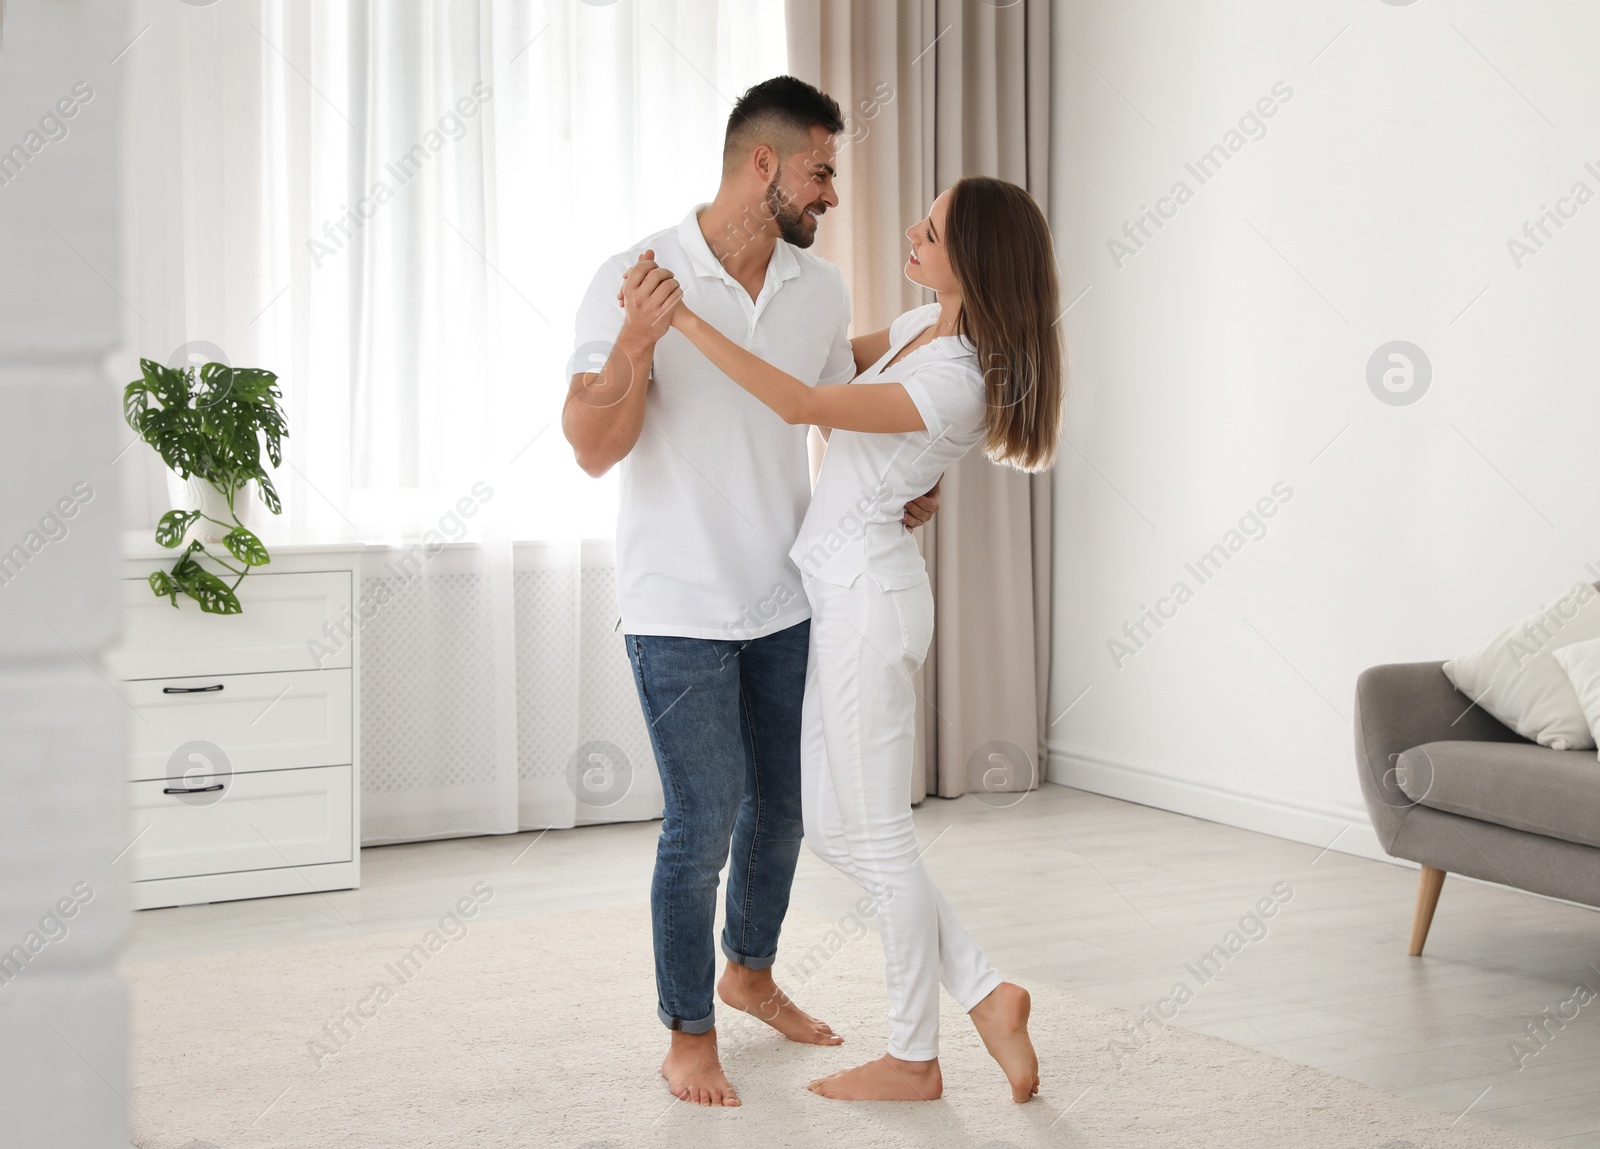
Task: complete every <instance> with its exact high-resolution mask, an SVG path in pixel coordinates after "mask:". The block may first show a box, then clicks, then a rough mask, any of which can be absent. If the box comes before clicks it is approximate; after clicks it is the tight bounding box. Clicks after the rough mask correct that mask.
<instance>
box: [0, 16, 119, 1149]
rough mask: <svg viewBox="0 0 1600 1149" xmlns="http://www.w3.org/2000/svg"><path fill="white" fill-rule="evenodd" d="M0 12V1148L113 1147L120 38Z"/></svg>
mask: <svg viewBox="0 0 1600 1149" xmlns="http://www.w3.org/2000/svg"><path fill="white" fill-rule="evenodd" d="M0 8H3V13H0V17H3V21H4V24H3V28H0V35H3V42H0V268H3V269H4V271H3V274H0V779H3V789H0V1034H3V1035H4V1040H3V1042H0V1123H3V1126H4V1129H3V1132H0V1141H3V1142H4V1143H5V1144H6V1145H19V1146H22V1145H26V1146H29V1147H30V1149H56V1147H60V1149H80V1147H85V1146H96V1147H98V1146H112V1145H125V1144H127V1139H128V1135H127V1130H128V1108H127V1105H126V1103H125V1101H124V1100H123V1098H124V1096H125V1095H126V1094H127V1092H128V1086H127V1063H126V1056H127V1055H126V1047H127V1023H126V1019H127V1000H126V997H127V995H126V990H125V987H124V985H123V982H122V978H121V976H120V974H119V973H118V972H117V970H116V955H117V951H118V949H119V947H120V946H121V943H122V939H123V936H124V933H125V930H126V927H127V920H128V910H127V898H126V896H125V894H124V887H125V882H126V878H127V863H126V861H125V858H124V857H123V856H122V854H123V851H124V847H126V845H127V844H128V839H129V837H130V832H129V830H128V821H129V820H128V817H127V815H126V813H125V811H124V808H123V792H124V786H125V783H124V782H123V777H124V768H123V763H122V742H123V725H124V723H125V722H126V721H127V720H128V718H129V710H128V707H127V705H126V703H124V702H123V701H122V700H121V699H119V698H118V697H117V695H116V693H115V692H114V690H113V689H112V688H111V686H110V685H109V684H108V683H107V682H106V681H105V679H104V678H103V677H102V676H101V671H100V669H99V662H100V656H101V653H102V652H103V651H104V650H105V648H106V647H107V646H108V645H109V644H110V643H111V641H112V640H113V638H114V637H115V632H116V629H117V626H118V623H119V618H120V609H119V606H120V604H119V602H118V600H117V598H116V595H115V582H114V580H115V577H116V557H117V535H116V528H117V518H118V492H117V489H116V468H115V460H116V457H117V452H118V450H119V448H120V446H121V443H122V442H123V441H125V439H126V438H127V437H128V436H129V434H130V433H129V432H127V431H126V429H120V430H119V423H120V419H119V415H118V409H119V406H120V403H119V395H118V392H117V389H116V388H115V387H114V386H113V385H112V384H111V383H110V382H109V381H108V380H107V379H106V377H105V374H104V372H103V371H102V370H101V368H100V365H101V361H102V360H103V359H104V357H105V356H106V355H107V353H108V352H109V351H110V350H111V348H112V347H113V346H114V345H115V344H116V343H117V342H118V341H119V339H120V326H121V323H122V320H123V318H124V314H125V313H124V311H123V307H124V305H123V303H122V302H121V301H120V300H119V299H118V296H117V293H116V291H115V289H114V288H113V287H112V286H111V284H112V283H114V282H115V281H116V269H117V231H118V224H117V211H116V200H115V190H116V186H117V179H116V159H117V155H116V139H117V123H118V114H119V108H118V99H117V81H118V74H117V68H116V65H114V64H113V63H112V62H111V61H112V60H113V57H115V56H116V55H117V53H118V52H119V51H120V50H121V49H122V47H123V45H124V44H126V43H127V41H128V39H129V38H130V37H131V36H132V32H131V31H129V30H127V29H126V27H125V24H124V21H123V19H122V17H123V12H122V9H121V7H120V5H118V4H116V3H115V2H114V0H49V2H45V0H22V2H20V3H19V2H16V0H13V2H12V3H9V4H5V5H0ZM19 147H20V148H21V151H20V152H18V151H15V150H14V149H16V148H19ZM135 322H136V320H135Z"/></svg>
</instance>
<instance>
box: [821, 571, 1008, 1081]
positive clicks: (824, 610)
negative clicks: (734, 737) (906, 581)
mask: <svg viewBox="0 0 1600 1149" xmlns="http://www.w3.org/2000/svg"><path fill="white" fill-rule="evenodd" d="M805 587H806V595H807V597H808V598H809V599H810V600H811V654H810V661H809V663H808V665H807V667H806V693H805V705H804V710H803V714H802V718H801V731H802V733H801V738H802V747H801V785H802V788H803V789H802V808H803V812H804V818H805V838H806V844H807V845H808V846H810V847H811V850H812V852H813V853H815V854H817V855H818V856H819V857H821V858H822V859H823V860H824V861H827V862H829V863H831V864H832V865H834V866H836V867H837V868H838V869H839V870H840V871H842V872H843V873H844V874H845V875H847V876H848V877H849V878H851V879H852V880H853V881H855V882H856V883H857V884H858V885H860V886H861V887H862V888H863V889H865V890H866V891H867V892H868V893H870V894H871V895H872V896H873V897H874V898H875V899H876V900H877V902H878V905H879V912H878V922H879V932H880V934H881V937H882V940H883V953H884V964H885V967H886V969H885V972H886V976H887V980H888V985H889V1052H890V1053H891V1054H893V1055H894V1056H895V1057H898V1058H901V1059H903V1060H906V1061H929V1060H931V1059H933V1058H935V1057H937V1056H938V1055H939V985H940V983H941V982H942V983H943V984H944V987H945V989H947V990H948V991H949V992H950V996H951V997H953V998H954V999H955V1000H956V1001H957V1002H959V1003H960V1004H961V1008H962V1009H964V1010H970V1009H972V1007H973V1006H975V1005H977V1004H978V1003H979V1002H980V1001H982V1000H983V999H984V998H985V997H987V996H988V995H989V993H990V992H991V991H992V990H993V989H994V988H995V987H996V986H997V985H999V984H1000V975H999V974H997V973H996V972H995V971H994V967H992V966H991V965H990V964H989V961H988V959H987V958H986V957H984V955H983V951H982V950H980V949H979V948H978V947H977V945H976V944H975V943H974V942H973V940H972V938H971V937H969V936H968V935H967V931H966V930H965V929H963V928H962V926H961V922H960V921H959V920H958V919H957V918H956V912H955V910H954V908H952V907H951V905H950V903H949V901H948V900H946V898H945V896H944V895H943V894H942V893H940V892H939V887H938V886H936V885H935V884H934V881H933V879H932V878H931V877H930V876H929V875H928V872H927V870H925V869H924V868H923V865H922V858H921V851H920V850H919V849H918V846H917V835H916V827H915V825H914V824H913V823H912V819H911V765H912V736H913V730H914V723H915V718H916V690H915V688H914V687H913V686H912V680H911V676H912V675H913V674H914V673H915V672H916V670H917V668H918V667H920V666H921V665H922V662H923V659H925V658H926V657H927V655H928V644H929V642H930V641H932V638H933V594H932V592H931V590H930V589H929V586H928V582H927V579H926V578H924V579H923V581H922V582H920V583H918V584H917V585H915V586H912V587H907V588H904V589H897V590H883V589H880V588H879V586H878V585H877V584H876V583H875V582H874V581H873V580H872V577H871V575H870V574H863V575H861V576H860V577H859V578H857V579H856V580H855V583H854V585H852V586H849V587H841V586H837V585H834V584H832V583H825V582H820V581H818V580H816V579H812V578H807V579H806V580H805Z"/></svg>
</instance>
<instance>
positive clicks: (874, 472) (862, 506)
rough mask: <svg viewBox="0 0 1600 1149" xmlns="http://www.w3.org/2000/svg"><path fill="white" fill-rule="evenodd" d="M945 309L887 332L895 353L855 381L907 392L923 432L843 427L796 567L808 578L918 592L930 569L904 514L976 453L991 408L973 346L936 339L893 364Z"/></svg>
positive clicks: (922, 313) (832, 444)
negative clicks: (865, 578) (864, 580)
mask: <svg viewBox="0 0 1600 1149" xmlns="http://www.w3.org/2000/svg"><path fill="white" fill-rule="evenodd" d="M938 318H939V305H938V304H937V303H930V304H928V305H927V306H926V307H918V308H915V309H913V310H911V311H908V312H906V313H905V314H904V315H902V316H900V318H899V319H896V320H895V321H894V322H893V323H892V324H890V326H889V350H888V351H885V352H884V353H883V357H882V358H881V359H879V360H878V361H877V362H876V363H874V364H873V365H872V366H871V367H869V368H867V369H866V370H865V371H863V372H862V373H861V374H860V375H859V376H857V378H856V380H855V382H854V384H852V385H853V386H859V385H860V384H863V383H891V382H893V383H899V384H900V385H901V386H902V387H904V388H905V389H906V394H908V395H909V396H911V401H912V402H913V403H915V404H916V407H917V411H918V413H919V414H920V415H921V416H922V422H923V425H924V427H925V430H921V431H906V432H904V433H897V434H888V435H884V434H867V433H865V432H858V431H841V430H838V429H837V428H835V429H834V430H833V432H832V433H831V434H830V435H829V437H828V452H827V454H826V455H824V456H823V459H822V470H821V472H819V473H818V475H817V490H816V493H815V494H814V495H812V497H811V506H810V508H809V509H808V510H807V511H806V516H805V519H804V522H803V523H802V525H801V527H800V533H799V535H798V537H796V539H795V542H794V547H793V549H792V550H791V551H790V552H789V556H790V558H792V559H793V560H794V562H795V565H796V566H798V567H799V569H800V570H801V571H803V572H804V573H805V574H807V575H809V576H812V577H814V578H817V579H819V580H821V581H822V582H828V583H834V584H837V585H839V586H849V585H850V584H851V583H853V582H855V580H856V578H857V577H859V576H860V575H861V574H862V573H863V572H866V573H868V574H869V575H870V576H871V577H872V579H873V581H874V582H876V583H877V584H878V585H879V586H880V587H882V588H883V589H885V590H888V589H893V588H897V587H907V586H912V585H914V584H915V583H917V582H918V581H920V580H921V579H923V578H925V577H927V567H926V566H925V565H924V563H923V560H922V554H921V552H920V551H918V550H917V544H916V541H915V540H914V539H913V538H912V537H911V532H910V531H909V530H907V529H906V528H905V527H904V526H903V525H902V524H901V521H900V519H901V516H902V515H903V514H904V513H905V505H906V504H907V503H908V502H910V501H911V500H912V499H915V498H917V497H918V496H920V495H923V494H926V493H927V492H928V491H929V490H931V489H932V488H933V485H934V484H935V483H937V482H938V481H939V476H940V475H942V474H944V472H945V471H946V470H948V469H949V468H950V467H953V466H954V465H955V464H956V463H957V462H959V461H960V460H961V457H962V456H963V455H965V454H966V453H967V452H968V451H970V450H971V449H972V448H973V447H974V446H976V445H977V444H978V443H979V442H980V441H981V440H982V439H983V433H984V421H985V419H986V417H987V406H986V402H985V398H984V388H983V372H981V371H979V370H978V356H977V352H976V351H975V350H974V349H973V347H972V344H971V343H969V342H968V341H967V340H966V339H964V338H961V337H958V336H954V335H945V336H940V337H939V338H937V339H931V340H929V341H928V342H927V343H926V344H924V345H923V346H921V347H919V348H917V349H916V350H915V351H913V352H911V354H909V355H907V356H906V357H905V358H904V359H902V360H900V362H898V363H896V364H895V365H894V366H893V367H888V368H885V366H884V365H885V364H886V363H888V362H889V361H890V360H891V359H893V358H894V357H895V356H896V355H898V354H899V353H900V349H901V348H903V347H904V346H905V345H906V344H907V343H910V342H911V341H912V340H913V339H915V338H916V337H917V336H918V335H920V334H922V332H924V331H926V330H927V329H928V328H929V327H930V326H932V325H933V324H934V323H935V322H937V321H938Z"/></svg>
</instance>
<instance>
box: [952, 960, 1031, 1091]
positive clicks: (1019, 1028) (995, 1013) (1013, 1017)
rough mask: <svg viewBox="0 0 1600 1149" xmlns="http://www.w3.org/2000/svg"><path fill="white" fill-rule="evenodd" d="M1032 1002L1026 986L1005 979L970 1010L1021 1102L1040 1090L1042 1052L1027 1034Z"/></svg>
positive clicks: (979, 1031)
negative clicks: (1036, 1049)
mask: <svg viewBox="0 0 1600 1149" xmlns="http://www.w3.org/2000/svg"><path fill="white" fill-rule="evenodd" d="M1032 1005H1033V1003H1032V1000H1031V999H1030V998H1029V997H1028V991H1027V990H1025V989H1023V988H1022V987H1021V986H1020V985H1013V984H1012V983H1011V982H1009V981H1003V982H1001V983H1000V984H999V985H997V986H995V987H994V989H993V990H991V991H990V992H989V996H988V997H986V998H984V999H983V1000H982V1001H980V1002H979V1003H978V1004H977V1005H975V1006H973V1007H972V1009H971V1010H970V1011H968V1013H967V1016H968V1017H970V1018H972V1024H973V1025H975V1026H977V1027H978V1036H979V1037H981V1038H983V1044H984V1046H985V1048H987V1049H988V1050H989V1056H990V1057H992V1058H994V1059H995V1060H996V1061H998V1062H999V1063H1000V1068H1001V1070H1003V1071H1004V1073H1005V1075H1006V1080H1007V1081H1009V1082H1010V1083H1011V1100H1013V1101H1016V1102H1018V1103H1021V1102H1024V1101H1027V1100H1028V1099H1029V1098H1030V1097H1032V1096H1033V1095H1034V1094H1035V1093H1038V1092H1039V1056H1038V1054H1036V1053H1034V1051H1033V1041H1032V1039H1031V1038H1029V1037H1028V1011H1029V1010H1030V1009H1031V1008H1032Z"/></svg>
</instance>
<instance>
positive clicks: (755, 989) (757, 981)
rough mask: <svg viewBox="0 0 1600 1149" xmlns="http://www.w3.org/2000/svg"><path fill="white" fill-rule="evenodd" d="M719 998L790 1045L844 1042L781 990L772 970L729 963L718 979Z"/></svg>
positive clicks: (836, 1043)
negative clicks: (760, 1021)
mask: <svg viewBox="0 0 1600 1149" xmlns="http://www.w3.org/2000/svg"><path fill="white" fill-rule="evenodd" d="M717 996H718V997H720V998H721V999H722V1001H723V1003H724V1004H726V1005H727V1006H729V1007H730V1008H732V1009H737V1010H739V1011H741V1012H743V1013H748V1014H749V1015H750V1016H751V1017H758V1018H760V1019H761V1020H762V1021H764V1022H766V1023H767V1024H768V1025H770V1026H772V1028H773V1029H775V1030H777V1031H778V1032H779V1033H781V1034H783V1036H785V1037H787V1038H788V1039H789V1040H790V1041H798V1042H802V1043H804V1044H806V1045H838V1044H840V1043H841V1042H843V1041H844V1038H842V1037H840V1036H839V1035H838V1034H837V1033H835V1032H833V1030H832V1029H831V1028H829V1026H828V1024H827V1023H826V1022H823V1021H818V1020H817V1019H816V1018H814V1017H812V1016H811V1015H810V1014H809V1013H807V1012H806V1011H805V1010H803V1009H801V1008H800V1007H799V1006H798V1005H796V1004H795V1003H794V1002H792V1001H790V1000H789V995H788V994H786V993H784V992H783V990H781V989H779V988H778V983H777V982H775V981H773V980H772V971H771V970H770V969H750V968H749V967H748V966H742V965H740V964H739V963H738V962H732V961H731V962H729V963H728V968H727V969H725V970H723V971H722V977H720V978H719V979H717Z"/></svg>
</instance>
